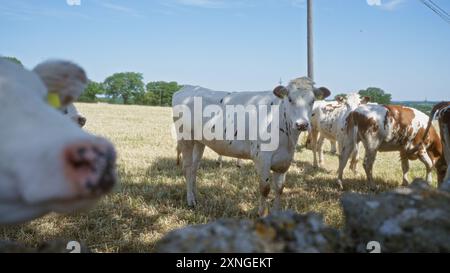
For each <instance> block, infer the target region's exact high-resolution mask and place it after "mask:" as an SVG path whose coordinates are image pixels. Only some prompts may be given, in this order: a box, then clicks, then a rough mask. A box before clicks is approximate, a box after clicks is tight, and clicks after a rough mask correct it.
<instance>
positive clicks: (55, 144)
mask: <svg viewBox="0 0 450 273" xmlns="http://www.w3.org/2000/svg"><path fill="white" fill-rule="evenodd" d="M46 94H47V88H46V86H45V85H44V84H43V82H42V81H41V79H40V78H39V77H38V76H37V75H36V74H35V73H33V72H30V71H27V70H25V69H23V68H21V67H20V66H18V65H16V64H12V63H10V62H8V61H2V60H0V128H2V129H1V130H0V224H5V223H15V222H22V221H27V220H31V219H33V218H36V217H39V216H41V215H43V214H46V213H48V212H50V211H57V212H71V211H73V209H76V208H79V207H80V206H81V207H84V206H85V205H87V204H88V203H89V204H90V203H92V201H94V200H91V198H90V197H84V196H82V195H80V193H79V192H77V190H76V189H75V188H74V186H73V185H72V184H71V181H68V180H67V178H66V177H65V175H64V171H63V166H62V151H63V149H64V147H65V146H66V145H68V144H71V143H74V142H79V141H90V142H92V143H96V142H97V141H99V139H97V138H96V137H94V136H92V135H89V134H87V133H85V132H83V131H82V130H81V129H80V128H78V126H76V125H75V124H74V123H73V122H68V120H67V118H66V117H64V116H63V115H61V113H60V112H59V111H57V110H55V109H53V108H51V107H50V106H48V105H47V103H46Z"/></svg>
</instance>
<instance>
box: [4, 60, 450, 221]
mask: <svg viewBox="0 0 450 273" xmlns="http://www.w3.org/2000/svg"><path fill="white" fill-rule="evenodd" d="M87 81H88V80H87V77H86V74H85V72H84V70H83V69H82V68H81V67H79V66H78V65H76V64H73V63H71V62H67V61H58V60H56V61H48V62H44V63H42V64H40V65H38V66H37V67H35V68H34V69H33V70H32V71H29V70H27V69H25V68H23V67H21V66H19V65H17V64H13V63H11V62H9V61H7V60H2V59H0V127H1V128H2V129H1V130H0V139H1V143H0V224H11V223H20V222H25V221H29V220H32V219H35V218H38V217H40V216H42V215H45V214H47V213H49V212H59V213H70V212H73V211H76V210H79V209H83V208H87V207H89V206H90V205H92V204H93V203H95V201H97V200H98V199H99V198H100V197H101V196H103V195H104V194H106V193H108V192H109V191H110V190H111V189H112V188H113V187H114V185H115V184H117V174H116V153H115V149H114V146H113V145H112V144H111V143H110V142H109V141H107V140H106V139H103V138H100V137H97V136H94V135H91V134H89V133H87V132H85V131H83V130H82V129H81V128H80V127H83V126H84V124H85V123H86V118H84V117H83V116H82V115H81V114H80V113H78V111H77V110H76V108H75V106H74V105H73V102H74V101H76V100H77V98H78V97H79V96H80V95H81V93H82V92H83V91H84V88H85V87H86V84H87ZM330 95H331V92H330V91H329V90H328V89H327V88H324V87H321V88H315V87H314V83H313V82H312V81H311V80H310V79H309V78H306V77H303V78H298V79H295V80H292V81H291V82H290V83H289V84H288V85H287V86H278V87H276V88H275V89H274V90H273V92H236V93H229V92H217V91H211V90H208V89H204V88H201V87H194V86H185V87H183V88H182V89H181V90H180V91H178V92H177V93H175V94H174V96H173V102H172V103H173V106H175V105H180V104H181V105H185V106H187V107H188V108H193V107H194V98H195V97H201V98H202V99H203V106H202V107H207V106H208V105H209V104H216V105H220V106H221V107H222V108H223V109H224V110H225V108H226V106H227V105H243V106H249V105H254V106H258V105H277V106H279V124H280V128H279V132H278V138H279V145H278V147H277V148H276V149H275V150H272V151H267V150H264V149H261V146H262V144H263V141H262V140H261V139H259V138H258V139H255V140H234V141H230V140H216V139H214V140H206V139H200V140H194V139H195V138H194V137H192V138H190V139H183V138H181V137H180V138H179V140H178V143H177V150H178V152H179V154H181V155H182V166H183V173H184V176H185V179H186V184H187V202H188V205H189V206H195V205H196V204H197V198H196V176H197V170H198V167H199V164H200V161H201V158H202V156H203V152H204V149H205V147H209V148H211V149H212V150H214V151H215V152H216V153H218V154H219V155H220V156H229V157H234V158H238V159H250V160H252V161H253V162H254V164H255V166H256V170H257V173H258V175H259V190H260V200H259V214H260V215H261V216H263V215H265V214H267V213H268V211H269V208H268V204H267V198H268V195H269V192H270V190H271V181H270V179H271V178H272V188H273V190H274V192H275V201H274V208H273V209H274V210H278V209H279V208H280V203H281V195H282V192H283V188H284V182H285V178H286V173H287V171H288V170H289V168H290V166H291V164H292V162H293V158H294V153H295V151H296V149H295V148H296V146H297V143H298V139H299V136H300V134H301V133H305V132H309V141H310V145H311V148H312V149H313V154H314V166H316V167H319V166H321V165H322V164H323V151H322V146H323V142H324V140H325V139H328V140H330V141H331V143H332V144H333V146H334V147H336V145H335V143H337V153H338V155H339V169H338V177H337V182H338V185H339V187H340V188H343V187H344V183H343V171H344V169H345V167H346V165H347V163H348V160H349V159H350V158H351V163H350V168H351V169H352V170H355V169H356V166H357V164H358V158H359V144H360V143H362V144H363V146H364V148H365V151H366V152H365V158H364V164H363V165H364V169H365V172H366V175H367V179H368V181H369V183H371V184H372V183H373V170H372V169H373V164H374V161H375V158H376V155H377V153H378V152H385V151H399V152H400V155H401V164H402V169H403V184H404V185H406V184H408V171H409V160H416V159H419V160H420V161H421V162H423V164H424V165H425V166H426V169H427V176H426V179H427V181H429V182H430V181H431V179H432V175H431V172H432V170H433V168H435V169H436V171H437V176H438V181H439V182H442V181H444V180H447V179H450V168H449V165H448V164H447V163H446V162H450V131H449V128H450V103H440V104H438V105H436V107H435V108H434V109H433V111H432V114H431V117H428V116H427V115H425V114H424V113H421V112H420V111H418V110H415V109H412V108H408V107H403V106H394V105H378V104H375V103H370V102H369V99H368V98H366V97H364V98H361V97H360V96H359V95H358V94H349V95H347V96H346V97H337V98H336V101H325V100H324V99H325V98H327V97H329V96H330ZM55 96H56V97H57V100H56V103H54V102H53V103H49V101H50V100H49V98H50V97H53V98H54V97H55ZM55 108H56V109H55ZM202 110H203V109H202ZM224 112H225V111H224ZM434 119H437V120H438V122H439V127H440V128H439V129H440V136H439V135H438V133H437V132H436V130H435V128H434V127H433V125H432V121H433V120H434ZM174 121H175V117H174ZM192 122H196V121H195V120H193V121H192ZM202 125H204V124H202ZM191 128H194V124H191V126H185V128H184V129H185V130H191ZM236 130H237V128H236ZM178 133H179V132H178ZM184 133H186V132H184ZM187 133H188V134H191V135H193V134H194V132H193V131H192V132H190V131H188V132H187ZM236 134H237V131H236ZM236 134H235V135H236ZM246 134H248V128H246Z"/></svg>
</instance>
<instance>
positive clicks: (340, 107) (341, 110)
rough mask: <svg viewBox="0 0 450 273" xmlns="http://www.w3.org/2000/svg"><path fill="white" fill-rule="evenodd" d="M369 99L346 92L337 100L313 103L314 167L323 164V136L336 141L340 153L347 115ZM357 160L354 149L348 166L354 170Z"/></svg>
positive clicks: (312, 145)
mask: <svg viewBox="0 0 450 273" xmlns="http://www.w3.org/2000/svg"><path fill="white" fill-rule="evenodd" d="M369 100H370V98H369V97H363V98H361V96H360V95H359V94H358V93H354V94H348V95H347V96H346V97H342V96H339V97H337V101H332V102H327V101H318V102H316V103H315V104H314V109H313V114H312V118H311V123H312V124H311V125H312V131H311V147H312V151H313V156H314V167H321V165H322V164H323V142H324V140H325V138H326V139H329V140H330V141H331V142H332V143H333V142H337V143H338V145H337V146H338V152H339V154H340V153H341V149H342V143H343V142H344V141H345V139H346V137H347V131H346V130H345V126H346V120H347V118H348V116H349V115H350V114H351V112H352V111H353V110H355V109H356V108H357V107H358V106H359V105H361V104H366V103H368V102H369ZM319 135H320V137H319ZM317 154H318V157H319V159H318V160H317ZM357 162H358V149H355V150H354V152H353V156H352V163H351V164H350V168H351V169H352V170H353V171H356V165H357Z"/></svg>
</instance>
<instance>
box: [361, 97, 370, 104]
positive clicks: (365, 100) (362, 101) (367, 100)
mask: <svg viewBox="0 0 450 273" xmlns="http://www.w3.org/2000/svg"><path fill="white" fill-rule="evenodd" d="M369 102H370V97H367V96H365V97H363V98H362V100H361V104H368V103H369Z"/></svg>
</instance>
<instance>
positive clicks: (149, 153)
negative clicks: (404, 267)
mask: <svg viewBox="0 0 450 273" xmlns="http://www.w3.org/2000/svg"><path fill="white" fill-rule="evenodd" d="M77 106H78V108H79V110H80V111H81V112H82V113H83V114H84V115H85V116H86V117H87V119H88V122H87V126H86V130H88V131H90V132H92V133H95V134H99V135H102V136H105V137H107V138H109V139H110V140H111V141H112V142H113V143H114V144H115V146H116V148H117V150H118V155H119V159H118V168H119V176H120V179H121V185H120V187H118V188H117V189H116V191H115V192H114V193H112V194H110V195H108V196H107V197H106V198H104V199H102V200H101V201H100V202H99V203H98V205H97V206H95V207H94V208H93V209H92V210H89V211H87V212H82V213H78V214H75V215H69V216H61V215H48V216H46V217H44V218H41V219H39V220H35V221H33V222H30V223H28V224H24V225H20V226H10V227H3V228H0V240H16V241H19V242H23V243H26V244H28V245H30V246H33V245H36V244H38V243H39V242H42V241H47V240H54V239H63V240H67V241H72V240H77V241H81V242H83V243H84V244H85V245H87V246H88V247H89V248H90V249H91V250H93V251H98V252H151V251H152V250H153V249H154V245H155V243H156V242H157V240H158V239H160V238H161V237H162V236H163V235H164V234H166V233H167V232H169V231H171V230H173V229H176V228H180V227H183V226H185V225H189V224H201V223H206V222H209V221H212V220H215V219H217V218H221V217H227V218H256V217H257V193H258V192H257V185H258V177H257V175H256V173H255V171H254V168H253V165H252V163H251V162H246V164H245V165H244V167H243V168H241V169H238V168H237V167H235V165H234V161H233V160H231V159H227V160H226V161H225V162H224V165H223V167H222V168H219V167H218V166H217V164H216V159H217V155H216V154H214V153H213V152H211V151H210V150H207V151H206V152H205V158H204V160H203V162H202V165H201V167H200V170H199V177H198V189H199V199H198V201H199V206H198V207H197V209H196V210H191V209H189V208H188V207H187V206H186V197H185V184H184V179H183V177H182V173H181V170H180V168H178V167H177V166H176V164H175V163H176V162H175V157H176V152H175V141H174V140H173V139H172V137H171V132H170V125H171V109H170V108H158V107H145V106H122V105H107V104H78V105H77ZM325 149H326V150H328V146H327V147H325ZM325 160H326V162H325V167H324V168H323V169H320V170H315V169H313V167H312V153H311V151H309V150H305V149H304V150H302V151H300V150H299V152H297V154H296V156H295V163H294V164H293V165H292V167H291V169H290V170H289V174H288V176H287V181H286V190H285V193H284V196H283V198H284V199H283V207H284V208H285V209H291V210H294V211H296V212H299V213H305V212H308V211H316V212H319V213H322V214H323V215H324V219H325V222H326V223H328V224H330V225H332V226H335V227H339V226H341V225H342V223H343V216H342V211H341V208H340V203H339V200H340V197H341V195H342V192H341V191H339V190H338V188H337V186H336V184H335V179H336V170H337V162H338V159H337V157H336V156H332V155H330V154H326V156H325ZM374 170H375V177H376V180H377V185H378V188H377V190H376V191H377V192H381V191H386V190H389V189H392V188H395V187H397V186H399V185H400V183H401V166H400V162H399V156H398V154H397V153H381V154H379V156H378V159H377V161H376V165H375V168H374ZM363 173H364V171H363V169H362V166H361V164H359V166H358V174H356V175H354V174H353V173H352V172H350V171H346V173H345V178H346V181H347V184H346V187H347V190H348V191H352V192H360V193H373V191H372V192H371V191H370V190H369V188H368V186H367V184H366V183H365V176H364V175H363ZM410 175H411V178H414V177H423V176H424V175H425V168H424V167H423V165H422V164H421V163H420V162H418V161H416V162H412V165H411V172H410ZM434 177H435V174H434ZM434 183H436V182H434Z"/></svg>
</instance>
